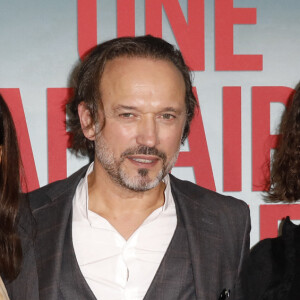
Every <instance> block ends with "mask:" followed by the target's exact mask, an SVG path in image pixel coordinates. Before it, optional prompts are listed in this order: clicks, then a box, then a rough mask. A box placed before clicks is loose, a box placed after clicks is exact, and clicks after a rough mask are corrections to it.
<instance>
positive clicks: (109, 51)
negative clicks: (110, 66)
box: [67, 35, 198, 159]
mask: <svg viewBox="0 0 300 300" xmlns="http://www.w3.org/2000/svg"><path fill="white" fill-rule="evenodd" d="M122 56H125V57H143V58H151V59H157V60H166V61H170V62H172V63H173V64H174V65H175V66H176V67H177V69H178V70H179V71H180V72H181V74H182V76H183V79H184V82H185V88H186V94H185V104H186V116H187V120H186V124H185V128H184V131H183V136H182V141H181V142H182V143H183V142H184V141H185V139H186V138H187V136H188V134H189V131H190V123H191V121H192V119H193V117H194V112H195V108H196V107H198V103H197V100H196V98H195V96H194V94H193V90H192V82H191V77H190V74H191V72H190V70H189V68H188V66H187V65H186V64H185V62H184V60H183V57H182V55H181V53H180V51H179V50H177V49H176V48H175V47H174V46H173V45H171V44H169V43H168V42H166V41H164V40H162V39H160V38H156V37H153V36H151V35H146V36H140V37H122V38H116V39H113V40H110V41H107V42H105V43H103V44H100V45H98V46H96V47H95V48H94V49H93V50H92V51H91V52H90V54H89V55H88V56H87V57H86V58H85V59H84V60H83V62H82V63H81V64H80V65H79V68H78V69H76V73H75V75H74V97H73V98H72V99H71V100H70V101H69V103H68V116H69V119H68V122H67V123H68V127H69V129H70V132H71V133H72V134H73V137H72V148H73V150H74V151H75V153H80V154H82V155H88V156H89V157H90V158H91V159H93V158H94V154H95V149H94V142H93V141H90V140H88V139H87V138H85V136H84V135H83V132H82V129H81V126H80V120H79V117H78V104H79V103H80V102H82V101H83V102H85V104H86V106H87V108H88V109H89V111H90V114H91V118H92V121H93V122H95V121H96V120H97V113H98V109H103V106H102V102H101V95H100V88H99V86H100V81H101V76H102V74H103V71H104V68H105V65H106V63H107V61H109V60H113V59H114V58H117V57H122Z"/></svg>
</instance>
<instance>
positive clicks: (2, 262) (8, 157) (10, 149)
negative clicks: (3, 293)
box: [0, 95, 22, 280]
mask: <svg viewBox="0 0 300 300" xmlns="http://www.w3.org/2000/svg"><path fill="white" fill-rule="evenodd" d="M0 144H1V147H2V154H1V163H0V273H1V275H3V276H4V277H5V279H7V280H13V279H14V278H16V276H17V275H18V273H19V271H20V265H21V260H22V248H21V242H20V239H19V236H18V233H17V226H16V224H17V215H18V210H19V202H20V190H21V188H20V165H21V160H20V151H19V147H18V141H17V135H16V130H15V126H14V123H13V120H12V117H11V114H10V111H9V109H8V107H7V105H6V103H5V102H4V100H3V98H2V96H1V95H0Z"/></svg>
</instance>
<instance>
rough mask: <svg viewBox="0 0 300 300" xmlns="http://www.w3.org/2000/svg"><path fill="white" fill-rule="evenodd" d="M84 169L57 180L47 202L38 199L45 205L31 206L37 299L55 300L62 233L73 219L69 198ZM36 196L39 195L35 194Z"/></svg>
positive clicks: (60, 264) (61, 248)
mask: <svg viewBox="0 0 300 300" xmlns="http://www.w3.org/2000/svg"><path fill="white" fill-rule="evenodd" d="M85 172H86V168H82V169H81V170H79V171H78V172H76V173H75V174H73V175H72V176H71V177H69V178H68V179H67V180H66V181H61V183H62V184H60V183H58V186H57V189H55V190H52V192H51V193H50V192H49V193H48V194H47V195H48V197H49V199H48V200H49V201H48V202H46V201H45V199H43V200H42V199H41V200H42V201H44V202H45V204H44V205H43V206H41V207H38V208H36V209H33V215H34V217H35V219H36V223H37V235H36V240H35V256H36V262H37V272H38V277H39V293H40V299H43V300H52V299H53V300H54V299H57V295H58V293H59V281H60V277H61V274H60V272H61V267H62V258H63V250H64V241H65V235H66V232H67V226H68V222H69V220H71V219H72V218H71V213H72V200H73V196H74V193H75V191H76V188H77V185H78V183H79V181H80V179H81V178H82V177H83V176H84V174H85ZM37 193H39V192H38V191H37ZM46 193H47V191H46ZM35 198H38V194H37V195H35Z"/></svg>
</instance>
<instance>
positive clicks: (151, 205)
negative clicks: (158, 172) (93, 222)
mask: <svg viewBox="0 0 300 300" xmlns="http://www.w3.org/2000/svg"><path fill="white" fill-rule="evenodd" d="M164 190H165V184H164V183H163V182H160V183H159V184H158V185H157V186H156V187H155V188H153V189H151V190H148V191H143V192H136V191H132V190H129V189H127V188H125V187H122V186H121V185H119V184H117V183H116V182H114V181H113V180H112V179H111V178H110V176H109V175H108V174H107V172H106V171H105V170H103V168H102V166H100V167H99V166H96V165H94V170H93V171H92V172H91V173H90V174H89V176H88V191H89V192H88V195H89V203H88V206H89V210H91V211H93V212H95V213H97V214H98V215H100V216H102V217H104V218H105V219H107V220H108V221H109V222H110V223H111V225H113V226H114V227H115V228H116V230H117V231H119V233H120V234H121V235H122V236H123V237H124V238H125V239H128V238H129V237H130V236H131V235H132V233H133V232H134V231H135V230H136V229H137V228H138V227H139V226H140V225H141V224H142V223H143V222H144V220H145V219H146V218H147V217H148V216H149V215H150V214H151V213H152V212H153V211H154V210H156V209H157V208H159V207H161V206H163V204H164V200H165V199H164Z"/></svg>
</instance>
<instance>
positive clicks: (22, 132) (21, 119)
mask: <svg viewBox="0 0 300 300" xmlns="http://www.w3.org/2000/svg"><path fill="white" fill-rule="evenodd" d="M0 93H1V94H2V96H3V98H4V99H5V101H6V103H7V105H8V107H9V109H10V111H11V114H12V117H13V120H14V123H15V126H16V130H17V135H18V140H19V147H20V152H21V158H22V162H23V166H24V169H25V176H26V183H27V188H28V191H32V190H35V189H37V188H38V187H39V180H38V176H37V173H36V167H35V162H34V157H33V154H32V149H31V143H30V139H29V134H28V129H27V123H26V119H25V114H24V109H23V104H22V99H21V95H20V91H19V89H0ZM22 188H23V191H24V192H25V191H26V185H24V183H23V186H22Z"/></svg>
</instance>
